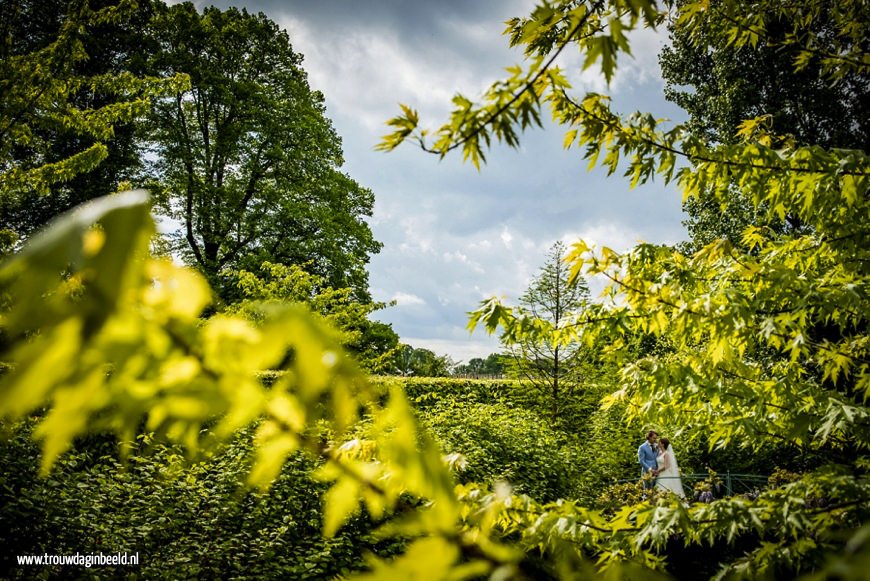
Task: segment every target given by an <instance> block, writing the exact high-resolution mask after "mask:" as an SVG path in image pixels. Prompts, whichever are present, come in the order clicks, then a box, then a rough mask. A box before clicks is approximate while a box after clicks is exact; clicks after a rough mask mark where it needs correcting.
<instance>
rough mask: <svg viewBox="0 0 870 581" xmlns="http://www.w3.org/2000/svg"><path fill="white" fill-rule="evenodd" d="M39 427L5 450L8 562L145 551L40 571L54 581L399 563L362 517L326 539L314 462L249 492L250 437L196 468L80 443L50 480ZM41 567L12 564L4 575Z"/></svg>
mask: <svg viewBox="0 0 870 581" xmlns="http://www.w3.org/2000/svg"><path fill="white" fill-rule="evenodd" d="M29 432H30V425H29V424H27V425H25V426H22V427H19V428H18V429H16V430H14V431H13V435H12V438H11V439H9V440H7V441H6V442H4V443H3V444H0V466H2V468H0V522H3V523H5V524H4V526H3V527H0V528H2V530H0V546H3V547H4V557H5V559H14V558H15V555H26V554H42V553H46V552H47V553H51V554H75V553H77V552H78V553H82V554H85V553H96V552H103V553H115V552H127V553H135V552H138V553H139V563H140V564H139V566H138V567H132V568H131V567H126V568H125V567H120V568H118V569H116V570H114V571H113V570H111V569H110V568H106V567H95V568H91V569H85V568H84V567H82V568H76V569H75V570H70V569H69V568H68V567H64V568H62V570H61V568H60V567H45V568H40V569H39V572H38V575H40V576H43V577H46V578H48V577H56V576H60V575H63V576H65V577H66V576H70V575H72V576H74V577H84V578H87V577H93V578H96V577H98V576H106V575H108V576H113V577H114V576H122V577H123V576H133V577H137V578H141V577H144V578H292V579H322V578H330V577H334V576H336V575H340V574H343V573H346V572H348V571H350V570H351V569H357V570H358V569H360V568H361V567H362V566H363V559H362V556H363V553H364V552H366V551H373V552H375V553H379V554H381V555H384V554H392V552H394V550H395V549H397V547H396V546H394V545H380V544H378V543H376V542H375V541H374V540H373V539H372V538H371V535H370V530H371V528H373V525H372V523H371V522H370V521H369V519H368V518H367V517H366V516H365V515H364V514H361V515H357V516H356V517H354V518H353V519H352V520H351V522H349V523H348V524H347V525H346V526H345V527H344V528H343V529H342V530H341V531H340V532H339V533H338V535H336V537H335V538H332V539H324V538H323V537H322V535H321V528H322V509H321V504H322V495H323V493H324V491H325V490H326V485H324V484H323V483H320V482H317V481H315V480H313V479H312V478H311V471H312V470H313V469H314V468H316V465H315V463H314V461H313V460H311V459H309V458H307V457H306V456H303V455H301V454H298V455H295V456H293V457H291V458H290V460H288V462H287V463H286V464H285V466H284V469H283V471H282V473H281V476H280V477H279V478H278V479H277V480H276V481H275V483H274V484H273V486H272V488H271V489H270V490H269V491H268V492H265V493H261V492H257V491H252V490H248V489H245V488H244V487H243V486H242V485H241V483H242V482H243V480H242V479H243V477H244V475H245V474H246V473H247V457H248V453H249V450H250V445H251V444H250V441H251V438H250V435H249V434H248V433H242V434H240V435H239V437H238V438H237V439H236V441H234V442H233V443H232V444H230V445H228V446H227V447H226V448H225V449H223V450H222V451H220V452H219V453H218V454H216V455H215V456H214V457H212V458H211V459H209V460H207V461H203V462H197V463H193V464H191V463H189V462H187V461H186V460H185V459H184V458H182V457H181V456H180V455H179V454H178V450H176V449H174V448H171V447H168V446H163V445H153V446H147V445H145V444H146V443H145V442H140V446H139V448H140V449H139V450H138V451H137V453H135V454H133V455H132V456H131V457H130V459H129V461H128V462H127V463H126V464H123V463H121V462H120V460H119V459H118V458H117V456H116V455H115V454H114V453H113V451H114V447H110V446H107V445H101V444H99V443H97V444H96V445H95V444H94V443H93V442H83V443H80V444H79V445H78V446H77V447H76V449H75V450H74V451H73V452H72V453H70V454H67V455H65V456H64V457H63V458H62V459H61V460H60V461H59V463H58V465H57V466H56V467H55V468H54V469H53V471H52V473H51V474H50V476H49V477H48V478H45V479H43V478H39V477H38V476H37V474H36V468H35V466H38V449H37V448H36V446H35V445H34V444H33V443H32V442H31V441H30V438H29ZM34 572H35V569H32V568H31V569H24V568H19V567H17V566H16V564H15V563H13V562H12V561H10V560H7V561H5V562H4V563H3V564H2V567H0V578H23V577H27V576H30V575H33V574H34Z"/></svg>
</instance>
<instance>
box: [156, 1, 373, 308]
mask: <svg viewBox="0 0 870 581" xmlns="http://www.w3.org/2000/svg"><path fill="white" fill-rule="evenodd" d="M149 33H150V35H151V36H152V37H153V42H154V43H155V45H156V51H155V54H154V55H153V56H152V58H151V66H152V67H153V70H154V71H155V73H157V74H161V75H164V76H165V75H172V74H186V75H188V76H189V77H190V88H189V89H187V90H181V91H177V92H175V93H174V94H173V95H171V96H169V97H166V98H164V99H160V100H158V101H157V102H156V107H155V108H154V114H153V116H152V119H151V120H150V123H149V125H148V128H149V129H150V131H149V133H150V135H149V137H150V144H151V147H152V150H153V153H154V154H155V157H154V163H153V164H152V166H153V170H154V171H155V173H156V175H157V177H158V178H159V184H160V185H159V187H160V189H161V190H162V191H164V192H165V193H166V196H167V198H166V199H165V200H164V202H165V204H164V210H166V211H167V212H168V213H169V215H171V216H172V217H174V218H176V219H177V220H179V221H180V222H181V223H182V224H183V225H184V226H183V232H181V233H180V236H179V238H180V240H179V243H180V245H179V246H178V249H179V250H183V251H184V254H185V256H187V257H188V258H189V259H190V260H191V263H192V264H195V265H197V267H199V268H200V269H201V270H202V271H203V272H205V273H206V274H207V275H208V276H209V278H210V279H211V280H218V278H217V277H218V275H219V274H220V273H221V272H222V271H223V270H224V269H238V268H246V269H249V270H250V269H254V268H257V267H259V265H260V263H261V262H263V261H270V262H273V263H284V264H297V265H305V268H306V269H308V270H309V271H310V272H312V274H316V275H318V276H321V277H323V278H325V279H326V281H327V282H328V284H329V286H331V287H333V288H345V287H349V288H351V289H353V291H354V296H355V298H357V299H368V298H369V295H368V273H367V272H366V270H365V265H366V263H367V262H368V257H369V255H370V254H372V253H376V252H377V251H378V250H379V249H380V244H379V243H377V242H376V241H375V240H374V238H373V237H372V233H371V230H370V229H369V226H368V224H367V223H366V221H365V220H366V218H367V217H368V216H370V215H371V212H372V208H373V205H374V196H373V194H372V192H371V191H369V190H367V189H366V188H363V187H362V186H360V185H359V184H357V183H356V182H355V181H353V180H352V179H351V178H350V177H348V176H347V175H346V174H344V173H342V172H341V171H340V166H341V164H342V163H343V160H342V152H341V140H340V138H339V137H338V135H337V134H336V133H335V130H334V129H333V127H332V124H331V123H330V121H329V120H328V119H327V118H326V116H325V115H324V104H323V95H321V94H320V93H319V92H317V91H313V90H311V88H310V87H309V86H308V82H307V79H306V75H305V71H304V70H303V69H302V57H301V56H300V55H299V54H297V53H296V52H294V51H293V49H292V47H291V45H290V39H289V36H288V35H287V33H286V32H285V31H283V30H281V29H279V27H278V25H277V24H275V22H273V21H271V20H269V19H268V18H267V17H266V16H265V15H264V14H262V13H261V14H258V15H253V14H249V13H248V12H247V11H246V10H239V9H236V8H230V9H227V10H225V11H222V10H219V9H217V8H213V7H209V8H205V9H204V11H203V12H202V13H201V14H200V12H199V11H198V10H197V8H196V7H195V6H194V5H193V4H191V3H189V2H188V3H183V4H176V5H174V6H169V7H165V6H164V7H161V8H160V9H159V10H158V13H157V16H156V17H155V18H154V19H153V21H152V22H151V23H150V24H149ZM219 290H221V291H222V294H226V295H229V296H231V293H229V290H231V289H223V288H220V289H219Z"/></svg>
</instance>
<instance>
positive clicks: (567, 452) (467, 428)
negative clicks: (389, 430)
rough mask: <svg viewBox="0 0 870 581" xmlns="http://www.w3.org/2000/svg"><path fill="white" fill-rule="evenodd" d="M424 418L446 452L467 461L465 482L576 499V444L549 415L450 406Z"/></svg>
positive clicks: (537, 495)
mask: <svg viewBox="0 0 870 581" xmlns="http://www.w3.org/2000/svg"><path fill="white" fill-rule="evenodd" d="M420 417H421V420H422V423H423V424H424V425H425V426H427V427H428V428H429V429H430V430H431V431H432V432H433V434H434V435H435V437H436V439H437V440H438V441H439V443H440V444H441V447H442V448H443V449H444V451H445V453H453V452H459V453H461V454H463V455H464V456H465V458H466V461H467V465H466V467H465V468H464V469H463V470H462V471H460V472H459V474H458V478H459V480H460V481H461V482H463V483H466V482H481V483H491V482H494V481H498V480H506V481H507V482H509V483H510V484H511V485H513V486H514V487H515V490H516V492H518V493H522V494H528V495H529V496H532V497H533V498H535V499H536V500H540V501H552V500H556V499H557V498H574V497H576V495H577V484H578V482H579V480H578V473H579V469H580V466H579V456H578V454H577V446H576V443H575V442H574V441H572V440H571V439H569V438H568V437H566V436H565V435H564V434H560V433H559V432H557V431H555V430H553V429H552V428H551V427H550V426H549V424H548V422H547V420H546V419H545V417H544V416H542V415H538V414H537V413H535V412H533V411H529V410H525V409H521V408H512V407H509V406H508V405H506V404H504V403H493V404H485V403H458V404H457V403H451V402H449V401H445V402H442V403H440V404H438V405H435V406H432V407H429V408H427V409H425V410H424V411H422V412H421V414H420Z"/></svg>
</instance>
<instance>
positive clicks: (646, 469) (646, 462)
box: [637, 430, 659, 488]
mask: <svg viewBox="0 0 870 581" xmlns="http://www.w3.org/2000/svg"><path fill="white" fill-rule="evenodd" d="M658 437H659V435H658V433H657V432H656V431H655V430H650V431H648V432H647V433H646V442H644V443H643V444H641V445H640V446H639V447H638V449H637V461H638V462H640V475H641V477H644V476H646V475H647V474H650V476H651V478H649V479H644V487H645V488H652V487H653V485H654V484H655V477H656V476H658V473H659V465H658V462H656V456H658V444H657V443H656V440H658Z"/></svg>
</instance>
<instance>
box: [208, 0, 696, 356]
mask: <svg viewBox="0 0 870 581" xmlns="http://www.w3.org/2000/svg"><path fill="white" fill-rule="evenodd" d="M196 4H197V5H198V6H200V7H202V6H205V5H215V6H218V7H220V8H226V7H227V6H229V5H236V6H244V7H247V8H248V10H249V11H252V12H258V11H262V12H264V13H266V15H267V16H269V17H270V18H271V19H273V20H275V21H276V22H277V23H278V24H279V25H280V26H282V27H283V28H285V29H286V30H287V31H288V32H289V33H290V39H291V42H292V44H293V47H294V49H295V50H296V51H297V52H299V53H301V54H302V55H304V57H305V60H304V63H303V66H304V68H305V70H306V71H307V72H308V75H309V82H310V84H311V85H312V87H313V88H315V89H318V90H320V91H322V92H323V93H324V95H325V97H326V105H327V115H328V116H329V117H330V118H331V119H332V121H333V123H334V125H335V127H336V129H337V131H338V133H339V134H340V135H341V137H342V140H343V148H344V154H345V160H346V164H345V167H344V170H345V171H346V172H347V173H348V174H349V175H350V176H351V177H352V178H354V179H355V180H356V181H358V182H359V183H361V184H363V185H365V186H366V187H369V188H371V189H372V191H373V192H374V194H375V199H376V202H375V211H374V216H373V218H372V220H371V227H372V230H373V232H374V235H375V238H376V239H377V240H379V241H381V242H382V243H383V244H384V248H383V250H382V251H381V253H380V254H378V255H376V256H374V257H373V258H372V261H371V264H370V269H369V272H370V283H371V289H372V294H373V296H374V298H375V299H376V300H383V301H389V300H395V301H396V302H397V305H396V306H394V307H391V308H389V309H386V310H384V311H381V312H379V313H378V314H377V315H376V318H378V319H380V320H382V321H384V322H388V323H391V324H392V326H393V329H394V330H395V331H396V332H397V333H398V334H399V336H400V337H401V339H402V341H403V342H405V343H409V344H411V345H413V346H415V347H425V348H428V349H432V350H433V351H435V352H436V353H438V354H447V355H450V356H451V357H452V358H453V359H454V360H455V361H460V360H463V361H467V360H468V359H470V358H472V357H485V356H486V355H487V354H489V353H492V352H496V351H498V350H499V346H498V341H497V339H496V338H494V337H488V336H486V335H485V333H484V332H482V331H477V332H475V334H474V335H471V334H469V332H468V331H467V330H466V328H465V327H466V324H467V321H468V316H467V314H466V313H467V312H468V311H470V310H473V309H474V308H476V306H477V305H478V304H479V303H480V301H481V300H483V299H484V298H486V297H489V296H493V295H495V296H504V297H506V298H507V300H508V301H512V300H515V299H516V298H517V297H518V296H519V295H520V294H521V293H522V292H523V290H524V289H525V288H526V286H527V285H528V283H529V280H530V278H531V277H532V276H533V275H534V274H535V273H536V272H537V270H538V269H539V268H540V266H541V265H542V263H543V262H544V259H545V256H546V254H547V250H548V249H549V247H550V246H551V245H552V244H553V243H554V242H555V241H556V240H559V239H562V240H565V241H566V242H568V243H571V242H573V241H575V240H577V239H578V238H583V239H585V240H586V241H587V242H594V243H597V244H602V245H606V246H610V247H611V248H615V249H619V250H624V249H626V248H629V247H631V246H632V245H634V244H635V243H636V242H638V241H646V242H655V243H672V242H677V241H679V240H682V239H684V238H685V229H684V228H683V226H682V225H681V220H682V219H683V215H682V214H681V211H680V200H679V195H678V194H677V193H676V191H675V190H674V188H673V187H670V188H667V189H666V188H664V187H662V186H661V185H660V184H650V185H647V186H643V187H638V188H636V189H635V190H629V188H628V181H627V180H625V179H623V178H621V177H618V176H614V177H611V178H607V177H606V173H605V172H604V171H602V170H595V171H593V172H591V173H587V171H586V166H587V163H586V162H585V161H584V160H583V159H582V157H581V154H580V152H579V151H578V150H572V151H568V152H566V151H564V150H563V149H562V140H563V136H564V130H563V129H560V128H559V127H555V126H550V127H547V128H546V129H544V130H535V131H529V132H526V134H525V135H523V139H522V147H521V148H520V149H518V150H514V149H510V148H504V147H500V148H496V149H494V150H492V151H491V152H490V153H488V154H487V158H488V164H487V165H486V166H484V167H482V168H481V171H480V172H478V171H477V170H476V169H475V168H474V167H473V166H472V165H470V164H462V163H461V159H460V158H459V156H453V157H448V158H447V159H444V160H439V159H438V158H437V157H435V156H432V155H430V154H426V153H424V152H422V151H420V150H419V149H415V148H414V147H412V146H411V145H410V144H409V145H406V146H402V147H401V148H399V149H398V150H396V151H394V152H392V153H388V154H387V153H382V152H376V151H374V149H373V148H374V146H375V145H376V144H377V143H378V141H379V139H380V137H381V136H382V135H383V134H385V133H387V132H388V128H387V127H386V126H385V125H384V122H385V121H386V120H387V119H388V118H390V117H393V116H395V115H397V114H398V112H399V108H398V105H397V104H398V103H400V102H401V103H404V104H407V105H409V106H411V107H413V108H416V109H418V110H419V112H420V114H421V118H422V120H423V121H424V123H427V122H428V123H427V124H428V125H431V126H437V125H440V124H441V122H443V121H444V120H445V119H446V115H447V112H448V111H449V107H450V99H451V97H452V96H453V95H454V94H455V93H456V92H462V93H463V94H465V95H467V96H469V97H477V96H479V95H480V94H481V92H482V91H483V89H484V88H486V87H487V86H488V85H489V84H490V83H491V82H492V81H494V80H496V79H497V78H499V77H501V76H502V75H503V72H504V67H507V66H510V65H513V64H516V63H519V62H521V61H522V54H521V53H520V51H518V50H511V49H509V48H508V43H507V38H506V37H504V36H503V35H502V34H501V33H502V31H503V30H504V21H505V20H507V19H508V18H510V17H512V16H523V15H526V14H528V12H529V11H530V9H531V7H532V6H533V5H534V3H533V2H530V1H528V0H474V1H467V0H440V1H438V2H434V1H426V0H419V1H413V0H405V1H401V0H366V1H364V2H361V1H357V0H307V1H302V0H295V1H294V0H272V1H269V0H247V1H236V2H224V1H216V2H201V1H200V2H196ZM664 38H665V37H664V35H663V34H658V35H657V34H654V33H650V32H643V33H639V34H636V35H634V37H633V53H634V55H635V58H634V59H633V60H625V61H621V62H620V67H619V71H618V73H617V77H616V79H615V80H614V82H613V83H612V84H611V86H610V88H609V89H608V88H607V87H606V85H605V84H604V82H603V79H602V78H601V77H600V76H599V75H597V74H595V73H591V72H587V73H584V74H582V75H581V74H579V72H578V73H576V74H574V75H573V76H572V81H573V82H574V88H575V90H576V91H577V93H578V94H581V95H582V94H583V93H585V92H586V91H597V92H609V94H610V95H611V96H612V97H613V99H614V104H615V109H616V110H618V111H620V112H631V111H634V110H638V109H640V110H644V111H650V112H652V113H653V114H654V115H656V116H657V117H666V118H670V119H676V120H679V119H682V115H681V112H680V111H679V110H678V109H676V108H675V107H674V106H673V105H671V104H669V103H667V102H666V101H665V100H664V98H663V96H662V81H661V78H660V74H659V68H658V64H657V54H658V51H659V49H660V48H661V46H662V44H663V42H664ZM562 60H563V62H562V63H561V64H562V65H563V66H566V67H573V69H574V70H577V69H579V67H578V66H577V65H578V63H579V57H578V56H577V55H566V56H565V57H564V58H562ZM595 287H596V285H594V284H593V285H592V288H593V289H594V288H595Z"/></svg>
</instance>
